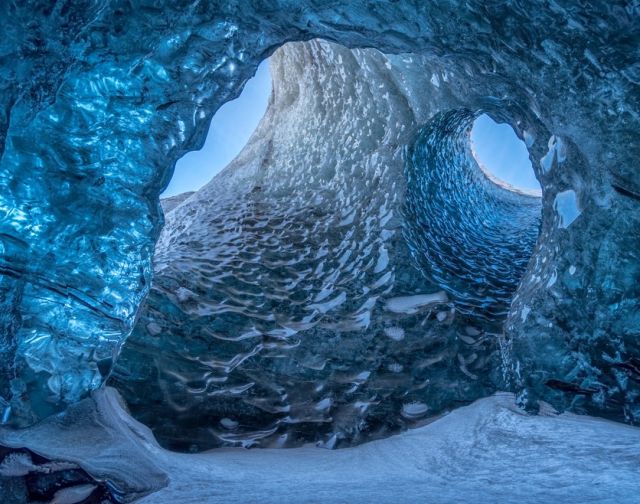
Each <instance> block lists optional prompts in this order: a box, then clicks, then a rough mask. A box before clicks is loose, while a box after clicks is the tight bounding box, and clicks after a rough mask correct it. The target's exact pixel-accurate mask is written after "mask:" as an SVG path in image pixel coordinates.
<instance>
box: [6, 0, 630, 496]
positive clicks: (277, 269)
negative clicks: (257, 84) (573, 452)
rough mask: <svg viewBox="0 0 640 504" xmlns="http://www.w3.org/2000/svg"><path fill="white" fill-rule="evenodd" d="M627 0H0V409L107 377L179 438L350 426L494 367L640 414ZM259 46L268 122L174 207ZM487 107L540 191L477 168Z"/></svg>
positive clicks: (487, 388)
mask: <svg viewBox="0 0 640 504" xmlns="http://www.w3.org/2000/svg"><path fill="white" fill-rule="evenodd" d="M639 15H640V4H638V2H637V1H636V0H620V1H613V2H591V3H588V5H587V4H586V3H584V2H578V1H570V0H567V1H565V2H548V3H544V4H535V5H533V4H529V3H523V2H517V1H504V2H484V1H480V0H477V1H476V0H472V1H467V0H465V1H463V0H451V1H448V2H423V1H419V0H395V1H394V0H372V1H369V2H366V3H365V2H355V1H346V2H335V1H330V0H314V1H308V0H296V1H285V0H281V1H277V2H271V3H269V2H257V1H253V0H252V1H249V0H238V1H236V2H196V1H188V0H185V1H182V2H164V1H160V2H145V1H140V2H137V1H134V2H109V1H106V0H83V1H81V2H74V3H71V2H63V1H59V2H48V1H47V2H38V1H30V2H2V3H0V26H1V32H2V33H3V41H2V51H1V52H0V55H1V56H0V57H1V61H0V352H1V357H2V358H1V360H0V369H1V372H0V409H1V419H2V424H4V425H6V426H9V427H11V428H17V427H25V426H29V425H33V424H35V423H36V422H37V421H39V420H43V419H47V418H51V415H53V414H55V413H58V412H61V411H64V410H65V409H66V408H68V407H70V405H71V406H73V405H74V404H77V403H78V401H81V400H82V398H84V397H86V396H87V395H88V394H89V393H90V392H91V391H92V390H96V389H99V388H100V387H101V386H102V385H103V384H104V383H105V381H106V380H107V379H108V378H109V377H111V383H112V384H113V385H114V386H117V387H118V389H119V390H120V391H121V392H122V393H123V395H124V396H125V398H126V400H127V402H128V403H129V405H130V407H131V410H132V412H133V414H134V416H136V418H138V419H140V420H141V421H143V422H144V423H145V424H147V425H148V426H150V427H151V428H152V429H153V431H154V433H155V434H156V435H157V437H158V439H159V441H160V442H161V444H163V445H164V446H166V447H171V448H177V449H181V450H194V451H196V450H202V449H205V448H208V447H212V446H219V445H229V444H231V445H242V446H252V445H260V446H264V447H268V446H292V445H297V444H301V443H304V442H306V441H311V440H313V441H316V442H318V443H319V444H321V445H322V446H326V447H330V448H332V447H341V446H346V445H351V444H357V443H359V442H362V441H367V440H372V439H375V438H379V437H384V436H386V435H387V434H389V433H392V432H395V431H398V430H401V429H403V428H404V427H406V426H408V425H412V424H413V423H414V422H416V421H426V420H428V419H429V418H430V417H432V416H433V415H438V414H440V413H442V412H443V411H446V410H449V409H452V408H454V407H456V406H458V405H460V404H463V403H467V402H470V401H472V400H475V399H478V398H480V397H483V396H487V395H489V394H490V393H492V392H493V391H495V390H500V389H510V390H512V391H514V392H515V393H516V394H517V397H518V402H519V404H521V405H522V406H525V407H526V408H528V409H529V410H535V409H536V408H538V404H539V403H538V401H539V400H540V399H544V400H546V401H548V402H549V403H551V404H552V405H553V406H554V407H555V408H557V409H559V410H565V409H570V410H572V411H574V412H578V413H589V414H593V415H600V416H605V417H609V418H612V419H615V420H619V421H626V422H631V423H637V422H638V420H639V419H640V400H639V394H640V386H639V384H640V348H639V345H640V343H639V342H640V281H639V280H640V260H639V258H638V250H640V232H639V231H638V230H639V229H640V209H639V207H638V205H639V203H640V178H639V176H638V170H637V164H638V159H640V147H639V144H638V131H640V116H639V115H638V114H639V113H638V111H639V110H640V90H639V86H640V64H639V63H638V61H639V60H640V54H639V52H638V51H639V47H640V45H639V44H638V40H639V39H640V31H639V30H640V28H639V27H640V23H638V17H639ZM287 42H292V43H291V44H286V45H284V44H285V43H287ZM274 53H275V54H274ZM271 54H274V55H273V59H274V61H273V68H274V94H273V96H272V100H271V103H270V107H269V110H268V111H267V114H266V116H265V118H264V119H263V121H262V123H261V125H260V126H259V127H258V130H257V131H256V132H255V134H254V135H253V137H252V139H251V140H250V142H249V144H248V145H247V147H246V148H245V150H244V151H243V152H242V153H241V155H240V156H239V157H238V158H237V159H236V160H235V161H234V162H232V163H231V165H230V166H229V167H227V169H226V170H225V171H224V172H223V173H222V174H221V175H219V176H218V177H216V179H214V180H213V181H212V182H211V183H210V184H209V185H208V186H206V187H205V188H203V189H202V190H200V191H198V192H196V193H195V194H193V195H188V196H185V197H184V198H175V199H174V200H173V201H171V202H166V204H165V208H166V212H167V214H166V226H165V228H164V230H162V225H163V217H162V216H163V213H162V210H161V207H160V204H159V202H158V195H159V194H160V192H161V190H162V188H163V187H164V186H165V185H166V183H167V181H168V178H169V177H170V175H171V171H172V167H173V165H174V164H175V161H176V159H178V158H179V157H180V156H181V155H182V154H184V153H185V152H187V151H188V150H192V149H194V148H197V147H198V146H199V145H200V144H201V143H202V142H203V140H204V136H205V133H206V129H207V125H208V123H209V121H210V120H211V117H212V115H213V114H214V112H215V111H216V110H217V108H219V106H220V105H221V104H222V103H224V102H226V101H228V100H230V99H232V98H233V97H235V96H237V94H238V93H239V92H240V89H241V87H242V85H243V83H244V82H245V81H246V79H247V78H248V77H249V76H250V75H251V74H252V73H253V72H254V71H255V69H256V67H257V65H258V64H259V62H260V61H262V60H263V59H264V58H265V57H267V56H269V55H271ZM481 113H487V114H489V115H490V116H491V117H493V118H494V119H496V120H500V121H504V122H507V123H508V124H510V125H511V126H512V127H513V129H514V131H515V132H516V133H517V134H518V135H519V136H520V137H521V138H523V139H524V140H525V142H526V144H527V146H528V148H529V152H530V155H531V159H532V162H533V166H534V168H535V170H536V174H537V176H538V178H539V180H540V183H541V187H542V191H543V194H542V197H541V199H539V200H538V199H536V198H531V197H528V196H525V195H522V194H517V193H514V192H510V191H507V190H505V189H504V188H500V187H498V186H496V185H495V184H493V183H492V182H491V181H488V180H486V179H485V178H483V175H482V173H481V171H480V170H479V169H478V167H477V165H476V164H475V161H473V157H472V156H471V153H470V151H469V148H468V131H469V127H470V126H471V123H472V121H473V119H474V117H476V116H477V115H478V114H481ZM161 231H162V233H161ZM156 241H157V245H156ZM152 270H153V271H152ZM132 331H133V332H132ZM130 334H131V336H130V337H129V335H130ZM412 405H413V406H412ZM416 405H424V408H422V407H420V408H418V406H416ZM418 410H420V411H424V415H423V414H420V415H415V414H412V413H415V411H418ZM407 412H408V413H409V414H407ZM403 413H404V415H403ZM416 417H417V418H416ZM83 484H86V485H91V484H93V483H91V482H88V483H83ZM87 488H88V487H85V491H86V489H87ZM81 491H82V490H81V489H78V490H77V491H76V493H75V495H80V494H79V493H78V492H80V493H81ZM68 495H70V496H73V495H74V492H73V491H71V490H69V492H68ZM60 498H67V497H64V494H63V497H60ZM68 498H73V497H68Z"/></svg>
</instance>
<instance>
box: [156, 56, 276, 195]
mask: <svg viewBox="0 0 640 504" xmlns="http://www.w3.org/2000/svg"><path fill="white" fill-rule="evenodd" d="M270 94H271V74H270V72H269V62H268V60H265V61H263V62H262V63H261V64H260V66H259V67H258V70H257V72H256V75H255V76H254V77H253V78H251V79H250V80H249V81H248V82H247V83H246V85H245V87H244V90H243V91H242V94H241V95H240V96H239V97H238V98H237V99H235V100H233V101H230V102H227V103H225V104H224V105H223V106H222V107H220V109H219V110H218V112H217V113H216V115H215V116H214V118H213V120H212V121H211V126H210V127H209V133H208V135H207V140H206V141H205V144H204V146H203V147H202V149H201V150H199V151H193V152H189V153H188V154H186V155H184V156H183V157H182V158H180V159H179V160H178V162H177V163H176V169H175V172H174V174H173V178H172V179H171V182H170V183H169V185H168V186H167V188H166V189H165V191H164V193H162V197H163V198H167V197H169V196H174V195H176V194H180V193H183V192H185V191H197V190H198V189H200V188H201V187H202V186H203V185H204V184H206V183H207V182H209V181H210V180H211V178H212V177H213V176H214V175H215V174H216V173H218V172H219V171H220V170H222V169H223V168H224V167H225V166H227V165H228V164H229V162H231V161H232V160H233V158H235V157H236V156H237V155H238V154H239V153H240V151H241V150H242V148H243V147H244V146H245V145H246V143H247V140H249V137H250V136H251V133H253V132H254V131H255V129H256V126H257V125H258V123H259V122H260V119H262V116H263V115H264V112H265V110H266V109H267V103H268V102H269V95H270Z"/></svg>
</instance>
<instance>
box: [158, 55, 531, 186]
mask: <svg viewBox="0 0 640 504" xmlns="http://www.w3.org/2000/svg"><path fill="white" fill-rule="evenodd" d="M270 94H271V74H270V72H269V62H268V60H265V61H263V62H262V63H261V64H260V66H259V67H258V70H257V72H256V75H255V76H254V77H253V78H252V79H250V80H249V81H248V82H247V84H246V85H245V87H244V90H243V91H242V94H241V95H240V96H239V97H238V98H237V99H235V100H233V101H231V102H228V103H225V104H224V105H223V106H222V107H221V108H220V110H218V112H217V113H216V115H215V116H214V118H213V121H212V122H211V126H210V127H209V133H208V135H207V140H206V142H205V144H204V147H203V148H202V149H201V150H199V151H194V152H189V153H188V154H186V155H185V156H184V157H182V158H181V159H180V160H178V162H177V163H176V169H175V172H174V175H173V178H172V179H171V182H170V183H169V186H168V187H167V189H166V190H165V192H164V193H163V194H162V197H164V198H166V197H169V196H173V195H176V194H180V193H182V192H185V191H196V190H198V189H199V188H200V187H202V186H203V185H204V184H206V183H207V182H209V181H210V180H211V178H212V177H213V176H214V175H215V174H216V173H218V172H219V171H220V170H222V169H223V168H224V167H225V166H227V164H229V162H231V161H232V160H233V158H235V157H236V156H237V155H238V154H239V153H240V151H241V150H242V148H243V147H244V146H245V145H246V143H247V141H248V140H249V137H250V136H251V134H252V133H253V131H254V130H255V129H256V126H257V125H258V123H259V122H260V119H261V118H262V116H263V115H264V112H265V110H266V108H267V103H268V101H269V95H270ZM471 148H472V151H473V152H474V155H475V157H476V160H477V161H478V163H479V164H481V165H483V167H484V168H485V169H486V170H488V171H490V172H491V173H492V174H493V175H494V176H495V177H497V178H499V179H501V180H503V181H505V182H507V183H508V184H510V185H512V186H515V187H516V188H519V189H524V190H528V191H531V190H534V191H539V190H540V184H539V183H538V180H537V179H536V177H535V175H534V174H533V168H532V167H531V162H530V161H529V155H528V152H527V148H526V146H525V145H524V142H523V141H522V140H520V139H519V138H518V137H517V136H516V134H515V132H514V131H513V129H512V128H511V126H509V125H508V124H498V123H496V122H495V121H493V119H491V118H490V117H489V116H487V115H486V114H482V115H481V116H479V117H478V118H477V119H476V120H475V122H474V126H473V128H472V130H471Z"/></svg>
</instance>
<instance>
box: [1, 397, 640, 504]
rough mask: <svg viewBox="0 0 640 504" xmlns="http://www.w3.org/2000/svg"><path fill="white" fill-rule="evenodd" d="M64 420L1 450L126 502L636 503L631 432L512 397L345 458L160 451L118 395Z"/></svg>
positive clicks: (95, 400)
mask: <svg viewBox="0 0 640 504" xmlns="http://www.w3.org/2000/svg"><path fill="white" fill-rule="evenodd" d="M417 407H418V406H413V408H415V409H416V410H417ZM64 417H68V418H67V419H64V420H63V421H60V420H56V419H54V418H50V419H47V420H45V421H44V422H43V423H41V424H39V425H36V426H34V427H31V428H29V429H25V430H22V431H17V432H16V431H10V430H8V429H6V428H5V429H2V428H0V439H1V440H2V442H3V443H5V444H7V445H10V446H13V447H20V446H23V445H25V444H28V445H29V446H30V447H31V449H33V450H34V451H36V452H37V453H39V454H41V455H42V456H45V457H47V458H51V459H61V458H63V459H67V460H75V461H77V462H78V463H79V464H80V465H81V466H82V467H83V468H84V469H85V470H86V471H87V472H89V473H91V474H92V475H93V476H94V477H96V478H97V479H99V480H107V481H109V482H110V486H111V489H112V491H113V493H114V494H115V495H117V496H120V497H124V496H126V497H127V498H126V500H125V502H131V500H132V499H135V498H139V500H137V501H136V502H138V503H139V504H165V503H167V504H173V503H176V502H179V503H184V504H190V503H193V504H197V503H202V502H206V503H207V504H217V503H223V502H224V503H226V502H230V501H231V502H242V503H243V504H254V503H255V504H258V503H260V504H271V503H273V504H279V503H281V502H296V503H301V504H307V503H308V504H312V503H317V502H323V503H327V504H338V503H344V502H350V503H355V504H360V503H362V504H365V503H366V504H369V503H371V502H375V503H376V504H398V503H399V502H403V503H404V502H406V503H411V504H413V503H416V504H417V503H425V502H427V503H429V504H450V503H452V502H491V503H495V504H512V503H514V502H522V503H526V504H545V503H548V502H561V503H563V504H583V503H584V502H598V503H599V504H600V503H602V504H635V503H636V502H637V492H638V465H639V464H640V429H638V428H637V427H630V426H627V425H623V424H621V423H617V422H611V421H607V420H603V419H596V418H592V417H588V416H584V415H574V414H571V413H565V414H562V415H557V414H556V413H555V412H554V411H553V409H552V408H550V407H549V406H548V405H543V411H542V412H541V414H539V415H537V416H531V415H528V414H526V413H525V412H523V411H522V410H520V409H518V408H517V407H516V406H515V405H514V398H513V396H511V395H510V394H498V395H495V396H492V397H487V398H484V399H481V400H479V401H477V402H475V403H473V404H471V405H469V406H465V407H462V408H459V409H457V410H455V411H453V412H451V413H449V414H448V415H445V416H444V417H442V418H439V419H437V420H435V421H433V422H431V423H429V424H428V425H424V426H422V427H419V428H416V429H412V430H410V431H407V432H404V433H402V434H399V435H397V436H392V437H390V438H386V439H382V440H378V441H372V442H370V443H365V444H362V445H360V446H356V447H352V448H347V449H344V450H326V449H323V448H317V447H314V446H305V447H301V448H292V449H289V450H277V449H264V450H243V449H238V448H228V449H221V450H213V451H210V452H206V453H198V454H184V453H175V452H170V451H166V450H164V449H162V448H160V447H158V445H157V443H156V442H155V440H154V439H153V436H152V435H151V433H150V431H149V430H148V429H146V428H145V427H144V426H143V425H141V424H139V423H137V422H136V421H135V420H134V419H133V418H131V417H129V416H128V415H127V414H126V412H124V411H123V410H122V405H121V402H120V401H119V399H118V395H117V392H116V391H115V390H113V389H110V388H108V387H107V388H105V389H102V390H99V391H96V392H95V393H93V394H92V397H91V398H90V399H85V400H84V401H81V403H80V404H79V405H77V408H76V411H74V412H67V413H66V414H64V415H63V418H64ZM72 439H73V442H70V441H71V440H72ZM56 440H58V441H56ZM603 440H607V446H606V447H604V446H603ZM96 447H98V449H96ZM123 453H126V455H127V456H126V457H124V458H123V456H122V454H123ZM0 483H1V482H0Z"/></svg>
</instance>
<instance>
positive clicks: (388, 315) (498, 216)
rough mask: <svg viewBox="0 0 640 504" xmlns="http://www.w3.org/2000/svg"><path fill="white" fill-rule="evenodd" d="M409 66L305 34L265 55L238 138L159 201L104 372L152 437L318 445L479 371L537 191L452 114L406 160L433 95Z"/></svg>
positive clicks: (382, 423)
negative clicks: (482, 158) (231, 154)
mask: <svg viewBox="0 0 640 504" xmlns="http://www.w3.org/2000/svg"><path fill="white" fill-rule="evenodd" d="M425 65H427V61H426V59H425V58H422V57H418V56H413V55H402V56H385V55H383V54H381V53H379V52H377V51H375V50H354V51H351V50H349V49H346V48H343V47H340V46H337V45H334V44H330V43H328V42H320V41H313V42H309V43H297V44H288V45H287V46H285V47H284V48H282V49H280V50H279V51H278V52H276V54H275V55H274V56H273V57H272V74H273V76H274V92H273V96H272V98H271V103H270V105H269V109H268V111H267V114H266V116H265V118H264V119H263V121H262V123H261V124H260V126H259V127H258V130H257V131H256V132H255V133H254V135H253V137H252V138H251V140H250V142H249V144H248V145H247V147H246V148H245V150H244V151H243V152H242V153H241V154H240V155H239V156H238V158H237V159H236V160H235V161H234V162H232V163H231V165H230V166H228V167H227V168H226V170H225V171H224V172H223V173H222V174H221V175H219V176H217V177H215V178H214V179H213V180H212V181H211V183H209V185H207V186H205V187H204V188H203V189H201V190H200V191H198V192H197V193H195V194H194V195H187V198H186V200H185V201H184V202H183V203H182V204H180V205H179V206H177V207H175V208H174V209H172V210H169V211H168V213H167V215H166V225H165V228H164V231H163V233H162V235H161V238H160V241H159V244H158V247H157V250H156V257H155V279H154V286H153V288H152V291H151V295H150V298H149V300H148V302H147V305H146V308H145V310H144V312H143V314H142V316H141V318H140V320H139V322H138V325H137V326H136V329H135V331H134V333H133V335H132V337H131V338H130V339H129V340H128V342H127V344H126V345H125V347H124V349H123V353H122V355H121V358H120V360H119V361H118V366H117V368H116V373H115V376H114V377H113V378H112V383H113V384H116V385H117V386H118V387H119V388H120V390H121V391H123V392H124V393H125V396H126V398H127V400H128V401H129V404H130V406H131V408H132V410H133V412H134V414H136V415H137V416H138V418H139V419H140V420H142V421H143V422H144V423H146V424H148V425H150V426H151V427H152V428H153V429H154V432H155V433H156V435H157V436H158V437H159V439H160V440H161V442H163V443H164V444H165V445H167V446H170V447H172V448H178V449H187V450H201V449H204V448H208V447H211V446H218V445H221V444H232V445H235V444H239V445H242V446H253V445H256V444H259V445H260V446H291V445H296V444H299V443H302V442H305V441H317V442H319V443H320V444H321V445H324V446H327V447H337V446H342V445H345V444H350V443H355V442H361V441H364V440H367V439H375V438H377V437H381V436H384V435H387V434H389V433H391V432H395V431H397V430H399V429H401V428H403V427H406V426H408V425H412V424H414V423H415V422H419V421H421V420H423V419H426V418H428V417H431V416H433V415H435V414H437V413H439V412H441V411H443V410H444V409H447V408H452V407H455V406H457V405H460V404H464V403H466V402H468V401H471V400H473V399H475V398H477V397H480V396H483V395H486V394H487V393H489V392H490V391H491V390H494V389H495V387H497V386H498V385H497V383H498V382H499V381H500V380H501V373H502V368H501V365H500V361H499V358H498V352H497V349H498V332H499V331H500V324H501V323H502V321H504V317H505V315H506V311H507V308H508V303H509V301H510V299H511V296H512V294H513V292H514V290H515V288H516V287H517V284H518V281H519V278H520V276H521V275H522V273H523V271H524V267H525V266H526V264H527V261H528V259H529V256H530V254H531V251H532V249H533V246H534V244H535V240H536V238H537V234H538V227H539V218H540V202H539V199H537V198H527V197H524V196H521V195H519V194H516V193H512V192H510V191H506V190H504V189H501V188H499V187H498V186H496V185H495V184H494V183H493V182H490V181H489V180H488V179H486V177H485V176H484V175H483V173H482V172H481V171H480V170H479V169H478V167H477V165H476V163H475V161H474V160H473V157H472V156H471V154H470V151H469V146H468V136H469V128H470V127H471V124H472V122H473V117H474V114H473V113H472V112H470V111H460V112H458V113H454V114H453V115H451V114H449V115H446V116H442V117H441V116H437V117H436V118H435V119H433V120H432V121H431V122H430V123H429V126H428V127H427V128H426V129H425V130H424V131H423V132H422V133H421V135H420V136H419V137H418V139H417V141H416V146H415V148H414V150H413V154H412V155H411V156H409V157H407V152H406V148H405V147H404V146H405V145H406V144H408V143H410V142H412V141H413V140H414V137H416V135H417V132H418V127H419V125H420V124H421V123H422V122H424V121H426V120H427V118H428V116H427V113H428V112H429V111H430V110H431V106H432V104H431V102H432V101H434V100H436V99H437V95H436V94H437V88H436V87H435V86H433V84H431V83H430V79H431V76H430V75H425V73H424V68H425ZM427 85H428V86H430V89H432V90H434V91H433V92H432V93H422V92H420V91H419V90H421V89H422V88H423V87H424V86H427ZM442 121H445V122H446V121H448V122H449V123H451V124H452V125H453V126H452V128H453V129H451V130H450V131H449V130H447V128H446V127H443V126H442V125H441V122H442ZM434 131H435V132H444V133H441V134H440V136H438V134H437V133H433V132H434ZM430 149H431V150H430ZM470 189H472V190H473V193H471V192H470ZM470 195H471V196H470ZM174 204H175V201H172V202H171V205H172V206H173V205H174ZM169 208H170V207H169ZM452 236H453V237H456V238H455V239H456V240H460V241H459V242H457V243H458V245H457V248H456V245H455V243H456V242H452V240H451V238H450V237H452ZM523 238H524V239H523ZM505 244H507V245H505Z"/></svg>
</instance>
